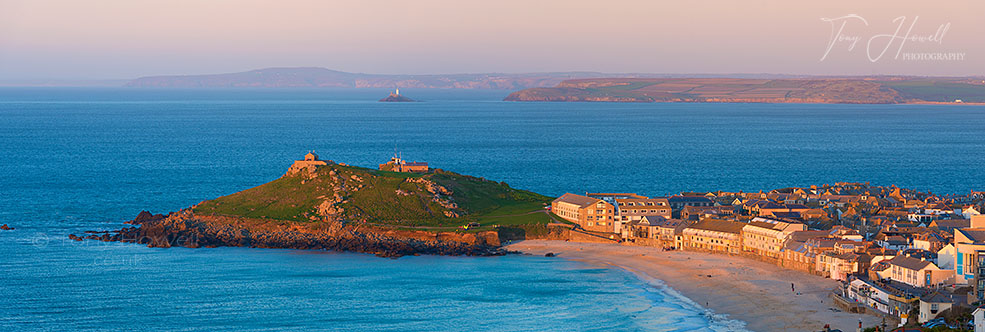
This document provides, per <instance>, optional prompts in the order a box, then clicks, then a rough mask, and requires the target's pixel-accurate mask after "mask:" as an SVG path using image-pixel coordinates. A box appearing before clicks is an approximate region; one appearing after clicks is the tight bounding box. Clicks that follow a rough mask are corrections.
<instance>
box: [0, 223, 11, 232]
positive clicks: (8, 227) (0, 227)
mask: <svg viewBox="0 0 985 332" xmlns="http://www.w3.org/2000/svg"><path fill="white" fill-rule="evenodd" d="M0 229H2V230H5V231H11V230H14V228H13V227H10V226H7V224H3V226H0Z"/></svg>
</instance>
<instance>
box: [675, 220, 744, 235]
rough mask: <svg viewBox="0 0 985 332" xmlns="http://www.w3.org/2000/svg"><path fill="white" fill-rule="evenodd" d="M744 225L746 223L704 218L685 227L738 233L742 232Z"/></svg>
mask: <svg viewBox="0 0 985 332" xmlns="http://www.w3.org/2000/svg"><path fill="white" fill-rule="evenodd" d="M745 225H746V224H744V223H741V222H735V221H727V220H718V219H705V220H702V221H699V222H697V223H695V224H694V225H691V226H688V227H687V228H693V229H701V230H708V231H716V232H723V233H733V234H739V233H741V232H742V227H744V226H745Z"/></svg>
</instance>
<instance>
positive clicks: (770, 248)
mask: <svg viewBox="0 0 985 332" xmlns="http://www.w3.org/2000/svg"><path fill="white" fill-rule="evenodd" d="M804 230H807V225H804V224H801V223H792V222H785V221H779V220H772V219H766V218H754V219H753V220H751V221H750V222H749V223H748V224H746V225H745V226H743V227H742V251H744V252H747V253H752V254H755V255H759V256H762V257H770V258H779V257H780V251H782V250H783V243H784V242H785V241H786V239H787V236H788V235H790V233H793V232H796V231H804Z"/></svg>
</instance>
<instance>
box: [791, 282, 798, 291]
mask: <svg viewBox="0 0 985 332" xmlns="http://www.w3.org/2000/svg"><path fill="white" fill-rule="evenodd" d="M790 291H791V292H797V290H796V289H794V287H793V283H792V282H791V283H790Z"/></svg>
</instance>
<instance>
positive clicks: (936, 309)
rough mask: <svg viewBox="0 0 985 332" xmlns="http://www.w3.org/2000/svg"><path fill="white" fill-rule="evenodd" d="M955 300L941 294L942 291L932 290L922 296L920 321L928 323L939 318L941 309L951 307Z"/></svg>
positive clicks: (918, 320) (918, 319)
mask: <svg viewBox="0 0 985 332" xmlns="http://www.w3.org/2000/svg"><path fill="white" fill-rule="evenodd" d="M953 303H954V300H953V299H951V297H950V296H948V295H944V294H941V293H940V292H931V293H928V294H926V295H924V296H921V297H920V316H919V317H917V322H918V323H921V324H923V323H926V322H927V321H929V320H931V319H934V318H937V315H938V314H940V313H941V311H944V310H947V309H950V308H951V304H953Z"/></svg>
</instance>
